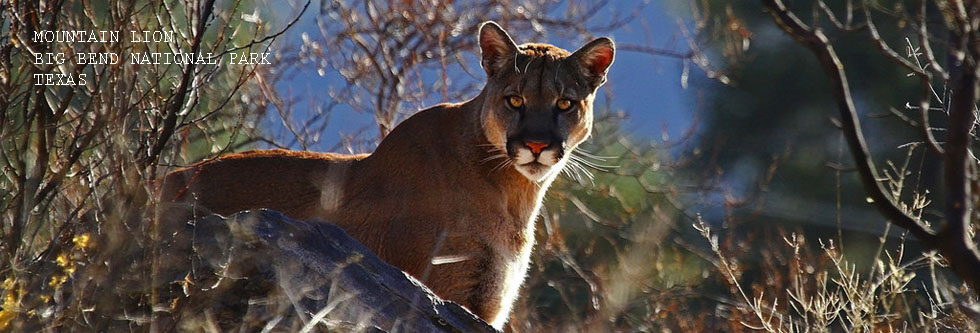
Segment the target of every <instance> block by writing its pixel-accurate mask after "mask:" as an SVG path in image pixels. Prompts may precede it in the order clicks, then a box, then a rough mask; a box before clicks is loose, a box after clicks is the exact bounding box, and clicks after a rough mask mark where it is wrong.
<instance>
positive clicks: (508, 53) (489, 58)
mask: <svg viewBox="0 0 980 333" xmlns="http://www.w3.org/2000/svg"><path fill="white" fill-rule="evenodd" d="M480 52H481V53H482V54H483V60H482V61H481V62H480V64H481V65H483V70H485V71H487V77H490V76H493V75H494V74H496V73H499V72H500V70H501V69H503V68H504V66H506V65H507V64H508V63H511V62H512V61H514V54H516V53H517V44H514V40H512V39H510V36H508V35H507V32H505V31H504V29H502V28H501V27H500V26H499V25H497V23H495V22H493V21H487V22H484V23H483V25H481V26H480Z"/></svg>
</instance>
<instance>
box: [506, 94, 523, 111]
mask: <svg viewBox="0 0 980 333" xmlns="http://www.w3.org/2000/svg"><path fill="white" fill-rule="evenodd" d="M507 104H510V107H512V108H515V109H519V108H521V107H522V106H524V97H521V96H510V97H507Z"/></svg>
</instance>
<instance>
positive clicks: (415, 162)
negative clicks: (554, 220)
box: [160, 22, 615, 328]
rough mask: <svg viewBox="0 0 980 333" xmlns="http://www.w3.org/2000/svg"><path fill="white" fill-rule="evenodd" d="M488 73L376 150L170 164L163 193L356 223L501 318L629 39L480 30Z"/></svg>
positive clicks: (445, 288) (210, 209)
mask: <svg viewBox="0 0 980 333" xmlns="http://www.w3.org/2000/svg"><path fill="white" fill-rule="evenodd" d="M479 44H480V49H481V51H482V66H483V68H484V69H485V71H486V73H487V84H486V86H485V88H484V89H483V91H482V92H481V93H480V94H479V95H477V96H476V97H474V98H473V99H471V100H469V101H466V102H463V103H459V104H440V105H436V106H433V107H431V108H429V109H426V110H423V111H420V112H418V113H417V114H415V115H413V116H411V117H409V118H408V119H406V120H405V121H404V122H402V123H401V124H400V125H398V126H397V127H396V128H395V129H394V130H393V131H392V132H391V133H390V134H389V135H388V136H387V137H386V138H384V140H382V141H381V143H380V144H379V145H378V148H377V149H376V150H375V151H374V153H372V154H369V155H368V154H362V155H341V154H331V153H314V152H305V151H289V150H282V149H274V150H254V151H248V152H244V153H238V154H231V155H226V156H222V157H219V158H217V159H214V160H210V161H204V162H200V163H197V164H194V165H192V166H190V167H187V168H183V169H180V170H176V171H174V172H171V173H170V174H168V175H167V176H166V178H165V180H164V182H163V187H162V189H161V192H160V193H161V202H162V203H167V204H170V203H185V204H193V207H195V209H198V210H199V212H200V213H218V214H232V213H235V212H238V211H241V210H246V209H256V208H269V209H274V210H278V211H281V212H283V213H284V214H286V215H287V216H289V217H292V218H296V219H306V220H323V221H329V222H332V223H336V224H337V225H339V226H341V227H343V228H344V229H345V230H346V231H347V232H348V233H350V234H351V235H352V236H353V237H354V238H356V239H358V240H359V241H361V242H362V243H364V245H366V246H367V247H368V248H370V249H371V250H372V251H374V252H375V253H377V255H378V256H380V257H381V258H382V259H384V260H385V261H387V262H388V263H391V264H392V265H395V266H397V267H399V268H401V269H402V270H404V271H405V272H408V273H409V274H411V275H412V276H414V277H416V278H418V279H419V280H421V281H422V282H424V283H425V284H426V285H427V286H428V287H430V288H431V289H432V290H433V291H434V292H435V293H436V294H437V295H439V296H440V297H442V298H445V299H448V300H451V301H455V302H457V303H459V304H461V305H463V306H465V307H467V308H468V309H470V310H472V311H473V312H474V313H475V314H476V315H478V316H480V317H481V318H483V319H485V320H487V321H488V322H490V323H491V324H492V325H493V326H494V327H497V328H501V327H502V326H503V324H504V323H505V322H506V321H507V317H508V315H509V313H510V310H511V306H512V304H513V302H514V300H515V298H516V297H517V294H518V290H519V288H520V286H521V284H522V283H523V281H524V276H525V275H526V273H527V270H528V263H529V260H530V252H531V248H532V247H533V245H534V221H535V218H536V216H537V213H538V209H539V207H540V206H541V200H542V197H543V196H544V194H545V191H546V190H547V189H548V186H549V185H550V184H551V182H552V181H553V180H554V179H555V177H556V176H557V175H558V174H559V173H560V171H561V170H562V168H563V167H564V166H565V164H566V162H567V161H568V158H569V154H571V152H572V150H573V149H575V147H576V146H578V145H579V144H580V143H581V142H582V141H583V140H585V139H586V138H588V137H589V134H590V132H591V130H592V118H593V115H592V101H593V98H594V96H595V92H596V89H597V88H598V87H599V86H600V85H602V84H603V83H604V82H605V80H606V72H607V70H608V69H609V66H610V65H611V64H612V62H613V55H614V52H615V46H614V44H613V42H612V40H610V39H609V38H605V37H603V38H598V39H596V40H593V41H591V42H589V43H588V44H586V45H585V46H583V47H582V48H581V49H579V50H578V51H576V52H574V53H569V52H568V51H565V50H563V49H560V48H558V47H555V46H552V45H548V44H534V43H529V44H523V45H520V46H518V45H516V44H515V43H514V41H513V40H511V38H510V36H508V35H507V33H506V32H504V30H503V29H501V27H500V26H498V25H497V24H496V23H493V22H486V23H484V24H483V25H482V26H481V27H480V32H479Z"/></svg>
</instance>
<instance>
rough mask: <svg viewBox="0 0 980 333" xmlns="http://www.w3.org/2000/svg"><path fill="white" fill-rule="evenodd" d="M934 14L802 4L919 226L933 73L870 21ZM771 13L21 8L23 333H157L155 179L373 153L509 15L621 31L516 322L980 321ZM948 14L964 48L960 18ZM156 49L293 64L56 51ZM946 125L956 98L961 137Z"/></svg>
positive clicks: (551, 201) (538, 2) (13, 250)
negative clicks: (39, 332)
mask: <svg viewBox="0 0 980 333" xmlns="http://www.w3.org/2000/svg"><path fill="white" fill-rule="evenodd" d="M919 6H920V3H919V2H918V1H892V2H887V1H877V2H876V1H864V2H862V1H843V0H842V1H829V2H826V3H824V2H808V1H800V2H794V3H793V4H792V7H793V9H795V10H796V11H797V12H798V13H805V15H804V14H800V15H801V16H804V17H806V18H807V19H808V20H812V21H818V20H819V22H821V23H819V24H821V26H823V27H825V28H826V30H827V31H826V33H827V34H828V35H829V36H830V39H831V40H832V43H833V45H834V46H835V48H836V49H837V50H838V52H839V54H840V55H841V58H842V59H841V60H842V61H843V62H844V64H845V66H846V69H847V73H848V76H849V78H850V80H851V88H852V93H853V94H854V96H855V102H856V104H857V105H858V106H859V109H860V110H861V112H862V113H861V117H862V119H864V120H865V121H864V125H865V126H864V130H865V132H866V135H867V136H868V137H869V138H872V140H870V141H869V143H870V148H871V151H872V152H873V156H874V158H875V159H876V160H877V161H879V165H882V166H885V167H886V169H885V170H879V172H883V173H884V174H887V175H889V177H890V178H889V179H887V180H882V181H886V182H887V183H888V185H889V186H891V188H892V190H893V191H894V194H895V195H894V196H895V197H896V198H899V199H900V201H902V202H906V203H907V204H908V205H909V207H910V208H909V209H910V211H913V212H914V213H915V214H918V215H917V216H921V217H923V218H924V219H932V220H938V219H939V218H940V217H941V216H942V215H943V213H942V209H941V207H943V194H944V192H943V190H942V186H940V183H941V177H942V166H941V163H940V161H939V160H938V159H937V158H935V157H934V156H931V155H929V153H928V152H927V150H926V149H925V148H924V147H922V145H921V144H920V143H919V141H921V138H920V136H919V133H918V132H916V131H915V130H914V127H910V123H911V124H912V125H913V126H914V125H915V122H916V119H917V116H916V115H915V114H916V112H917V111H915V109H914V106H915V105H918V100H919V97H920V94H921V92H920V88H919V83H920V82H919V80H918V79H916V78H913V77H910V76H909V75H908V70H906V69H904V68H902V67H900V66H896V65H895V64H894V63H893V62H891V61H889V60H888V59H887V58H886V57H885V56H883V55H882V53H881V52H880V50H879V49H877V48H876V47H875V45H874V44H873V43H872V41H871V39H870V38H869V37H868V31H867V28H866V27H865V28H862V27H861V24H860V22H863V21H864V17H865V16H864V8H867V9H868V11H869V12H870V13H871V15H873V16H872V17H873V18H874V19H875V20H876V23H877V24H878V29H879V30H880V32H881V39H882V40H885V41H887V42H888V44H889V45H891V46H892V47H893V48H895V49H897V50H905V46H906V45H909V51H910V52H904V51H903V53H902V55H903V56H907V55H908V54H911V53H914V52H911V51H912V50H913V49H914V48H915V45H918V38H919V35H918V34H917V32H916V31H917V30H916V29H918V27H917V25H916V24H917V23H916V19H915V18H916V16H915V15H916V13H917V12H916V11H917V10H918V8H919ZM762 8H763V7H762V5H761V4H759V3H757V2H753V1H739V2H731V1H711V0H703V1H697V0H692V1H683V0H668V1H664V2H656V1H654V2H641V1H637V2H630V1H622V2H619V1H616V2H614V1H601V0H598V1H579V0H531V1H509V0H490V1H422V2H382V1H370V0H350V1H345V0H322V1H291V2H265V1H252V0H242V1H207V0H202V1H162V2H145V1H138V2H132V3H130V2H113V1H69V0H61V1H46V2H43V3H36V2H33V1H11V2H6V3H4V4H3V5H2V15H0V28H2V32H3V34H2V35H0V89H2V94H0V96H2V97H0V109H2V110H3V113H2V118H0V139H2V141H0V162H2V165H0V167H2V168H3V175H4V176H3V177H2V178H0V211H2V215H0V219H2V221H3V224H2V229H0V231H2V233H3V243H2V245H0V250H2V251H0V280H2V281H3V285H2V290H0V292H2V293H3V299H2V305H0V330H5V329H14V330H36V329H41V328H47V329H55V330H58V329H60V328H61V327H74V328H79V329H82V330H89V329H96V330H98V329H106V328H123V327H127V328H132V329H138V330H143V329H146V327H147V325H148V322H149V318H150V313H151V311H152V309H151V307H150V305H149V304H151V302H150V296H149V295H148V290H150V289H152V283H153V282H152V280H153V279H152V277H151V276H149V274H150V273H149V268H148V267H147V261H148V258H152V257H153V256H155V255H158V254H157V253H155V252H154V250H153V247H152V246H150V245H151V244H153V241H154V239H153V237H152V236H151V235H152V233H153V232H152V231H153V230H151V228H152V227H153V224H152V223H150V222H149V221H151V220H152V217H153V214H152V212H153V210H152V207H153V205H154V200H153V198H152V196H151V195H149V194H151V193H152V190H153V184H152V181H153V179H155V178H156V177H158V176H159V175H161V174H163V173H165V172H167V171H168V170H172V169H173V168H175V167H179V166H183V165H187V164H190V163H193V162H196V161H199V160H202V159H205V158H209V157H214V156H218V155H220V154H223V153H227V152H233V151H242V150H247V149H253V148H269V147H284V148H292V149H308V150H316V151H333V152H358V153H359V152H370V151H372V150H373V147H375V145H376V144H377V143H378V142H379V141H380V139H381V138H383V136H384V135H385V134H387V132H388V131H389V130H390V129H391V128H393V127H394V126H397V124H398V122H399V121H401V120H403V119H405V118H407V117H409V116H410V115H411V114H412V113H414V112H415V111H417V110H420V109H422V108H425V107H426V106H429V105H432V104H435V103H439V102H449V101H460V100H463V99H466V98H469V97H471V96H474V95H475V94H476V93H477V92H478V91H479V89H481V88H482V84H483V80H484V78H483V75H484V74H483V71H482V70H481V68H480V66H479V62H478V56H479V55H478V49H477V47H476V38H475V33H476V29H477V27H478V24H479V23H480V22H483V21H485V20H495V21H497V22H499V23H500V24H501V25H502V26H504V27H505V28H506V29H507V30H508V31H509V32H510V33H511V34H512V35H513V36H514V38H515V40H516V41H517V42H518V43H522V42H530V41H536V42H550V43H554V44H556V45H558V46H560V47H564V48H567V49H575V48H576V47H577V46H578V45H581V44H582V43H584V42H585V41H588V40H590V39H591V38H593V37H595V36H601V35H608V36H612V37H613V38H614V39H615V40H616V41H617V58H616V63H615V64H614V65H613V68H612V72H611V73H610V81H609V82H608V83H607V84H606V85H605V86H604V87H603V88H602V89H601V91H600V94H601V96H599V98H598V100H597V103H596V113H597V115H598V117H597V120H596V121H597V124H596V127H595V132H594V134H593V138H592V139H591V140H590V141H588V142H587V143H586V144H585V145H584V146H583V147H582V149H583V150H584V151H585V152H586V153H587V154H588V156H590V157H589V158H587V160H586V161H585V162H586V163H585V164H587V165H589V166H590V167H589V168H585V169H574V170H568V171H569V172H568V173H567V175H566V176H564V177H561V178H560V180H559V181H557V182H556V184H555V185H554V186H553V188H552V189H551V190H550V191H549V193H548V196H547V198H546V202H545V208H544V210H543V212H542V214H541V215H542V216H541V218H540V219H539V223H538V225H537V247H536V249H535V252H534V254H533V257H532V268H531V271H530V272H529V275H528V278H527V280H526V282H525V285H524V288H523V289H522V293H521V297H520V299H519V300H518V304H517V306H516V307H515V310H514V311H513V313H512V316H511V320H510V322H509V324H508V329H509V330H512V331H528V332H533V331H539V330H544V331H694V332H703V331H751V330H767V331H840V330H844V331H851V330H857V331H892V330H903V331H920V330H966V331H970V330H976V329H977V327H976V324H975V320H976V319H977V318H978V317H977V313H978V312H977V310H976V307H975V306H974V305H973V304H974V303H975V301H976V295H975V294H973V293H972V292H971V291H969V290H968V288H966V287H965V286H964V284H963V281H962V280H961V279H960V278H958V277H957V276H956V275H955V274H953V273H952V271H951V270H949V269H948V268H947V267H945V265H946V263H945V262H944V260H942V258H940V257H938V256H937V255H935V254H934V253H932V252H929V251H924V250H923V249H922V247H921V246H920V244H919V243H918V242H917V241H916V239H915V238H914V237H911V236H909V235H907V234H906V233H905V232H904V230H902V229H901V228H898V227H895V226H891V225H889V224H888V223H887V221H886V220H885V219H884V218H883V217H881V216H880V215H879V214H878V212H877V211H876V210H875V209H874V207H873V206H872V204H871V203H870V202H869V200H867V195H866V194H865V192H864V189H863V188H862V187H861V183H860V181H859V180H858V178H857V175H856V174H855V172H854V169H853V162H852V161H851V160H850V155H849V153H848V147H847V145H846V144H845V141H844V138H843V135H842V134H841V131H840V130H839V129H838V126H837V125H836V124H838V123H839V120H838V119H835V117H836V115H837V113H836V112H835V102H834V99H833V96H832V95H831V90H830V89H829V84H828V82H827V79H826V77H825V76H824V74H823V72H822V71H821V70H820V68H819V65H818V63H817V61H816V59H815V58H814V57H813V56H812V54H811V53H809V52H808V51H807V50H806V49H805V48H803V47H801V46H799V45H798V44H796V43H795V42H794V41H793V39H792V38H790V37H788V36H786V35H785V33H784V32H783V31H782V30H780V29H779V27H778V26H777V25H776V24H775V23H773V20H772V18H771V17H770V16H769V14H768V13H766V12H765V11H763V9H762ZM927 8H928V11H927V13H928V14H927V15H926V21H927V22H930V24H932V25H935V26H936V27H935V29H933V31H934V33H935V34H936V35H937V36H942V34H943V33H944V31H943V30H942V27H941V26H942V19H943V18H942V15H941V11H939V10H937V7H936V6H935V5H934V4H932V3H931V2H930V3H928V4H927ZM831 14H832V15H833V16H831ZM831 17H832V18H831ZM839 22H843V23H842V24H841V27H836V26H835V25H836V24H835V23H839ZM852 23H853V26H852ZM45 29H46V30H122V31H129V30H161V29H162V30H175V31H177V32H178V35H179V36H180V37H179V38H178V41H177V42H175V43H174V44H172V45H167V44H165V43H160V44H142V43H130V42H128V41H127V40H126V38H123V40H122V41H120V42H119V43H107V44H101V43H94V44H90V43H85V44H78V45H60V44H57V43H55V44H38V43H32V42H30V37H29V36H31V31H33V30H45ZM937 38H938V37H937ZM146 48H149V49H151V50H153V51H156V52H165V51H168V50H171V49H178V50H185V51H190V50H194V49H199V50H202V51H201V52H213V53H214V54H215V55H222V54H227V52H236V51H238V52H241V51H245V52H274V59H273V60H272V62H273V64H272V65H265V66H230V65H227V64H218V65H202V66H193V67H189V66H179V65H140V66H132V65H127V64H126V63H125V62H124V63H122V64H117V65H75V64H68V65H64V66H52V65H35V64H33V63H32V62H31V60H30V59H31V58H30V57H29V55H30V53H31V52H39V51H44V50H46V49H48V50H58V49H64V50H72V51H73V52H82V51H83V50H87V51H88V52H107V51H108V52H118V53H121V56H122V57H123V58H124V59H127V58H128V57H127V54H128V53H131V52H142V51H146V50H145V49H146ZM48 52H53V51H48ZM936 52H937V54H938V56H937V57H938V59H946V54H945V53H944V52H945V51H943V50H942V49H939V48H938V47H937V51H936ZM913 58H914V56H909V59H913ZM51 72H61V73H68V72H71V73H88V74H89V75H90V78H94V79H90V81H91V82H90V83H89V84H88V85H86V86H80V87H52V86H35V85H33V84H32V81H31V75H32V74H35V73H51ZM937 82H938V83H937V84H936V86H937V87H939V88H938V89H939V91H940V93H939V95H941V96H946V95H947V94H945V93H944V90H943V89H942V88H941V87H942V86H943V85H942V81H937ZM942 98H943V97H940V99H942ZM934 103H935V101H934ZM940 104H942V103H940ZM946 125H947V124H946V118H945V117H944V115H943V113H942V112H936V113H934V116H933V117H932V126H933V127H935V128H937V129H939V130H937V131H936V135H937V136H938V137H939V140H942V137H943V133H942V131H941V129H942V128H945V127H946ZM885 161H889V162H890V163H887V164H886V163H885ZM920 197H925V198H926V199H928V202H929V203H928V204H927V205H926V204H924V203H926V202H925V201H921V200H920V199H919V198H920ZM916 200H920V201H916ZM914 201H915V202H918V203H919V204H917V205H914V204H913V202H914Z"/></svg>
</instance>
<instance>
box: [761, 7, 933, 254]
mask: <svg viewBox="0 0 980 333" xmlns="http://www.w3.org/2000/svg"><path fill="white" fill-rule="evenodd" d="M762 3H763V4H764V6H765V7H766V8H768V10H769V13H770V14H771V15H772V18H773V20H774V21H775V22H776V23H777V24H778V25H779V26H780V27H781V28H782V29H783V31H785V32H786V33H787V34H789V35H790V36H791V37H793V39H795V40H796V41H798V42H800V43H801V44H803V45H805V46H806V47H808V48H809V49H810V50H811V51H812V52H813V53H814V55H816V56H817V60H818V61H819V62H820V65H821V67H822V68H823V69H824V72H825V73H826V74H827V76H828V77H829V78H830V82H831V85H832V87H833V94H834V98H835V99H836V101H837V107H838V109H839V110H840V117H841V125H842V129H843V131H844V135H845V137H846V138H847V143H848V146H849V147H850V151H851V157H852V158H853V159H854V162H855V164H856V169H857V171H858V174H859V175H860V178H861V183H862V184H863V185H864V189H865V191H866V192H867V194H868V196H869V198H870V199H871V200H872V201H873V202H874V205H875V207H876V208H878V210H879V211H880V212H881V213H882V215H884V216H885V218H887V219H888V220H889V221H891V222H892V223H895V224H897V225H898V226H900V227H902V228H905V229H906V230H909V231H910V232H911V233H912V234H913V235H915V236H916V237H917V238H918V239H919V240H921V241H922V242H923V243H925V244H927V245H930V246H932V245H934V244H936V242H937V238H936V235H935V234H934V233H933V232H932V231H931V230H930V229H929V227H928V226H926V225H923V224H922V223H920V222H919V221H918V220H917V219H915V218H914V217H912V216H910V215H909V214H908V213H906V212H905V211H904V210H902V209H901V208H899V206H898V204H897V203H896V202H895V199H893V198H891V197H890V196H889V195H888V194H887V193H888V191H887V189H885V188H884V186H883V185H882V184H881V183H880V182H878V179H880V178H879V177H878V171H877V170H878V169H877V168H876V167H875V165H874V162H873V161H872V160H871V156H870V153H869V152H868V147H867V144H866V143H865V139H864V134H862V132H861V122H860V119H859V117H858V114H857V110H856V108H855V107H854V102H853V100H852V99H851V92H850V88H849V87H848V83H847V76H846V75H845V73H844V66H843V65H842V64H841V62H840V59H839V58H838V57H837V53H836V52H835V51H834V48H833V46H831V45H830V41H829V40H828V39H827V36H826V35H824V34H823V32H822V31H820V30H819V29H811V28H810V27H809V26H807V25H806V24H805V23H803V22H802V21H800V19H799V18H797V17H796V15H795V14H793V13H792V12H791V11H790V10H789V9H787V8H786V6H785V5H784V4H783V2H782V1H781V0H763V1H762Z"/></svg>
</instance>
